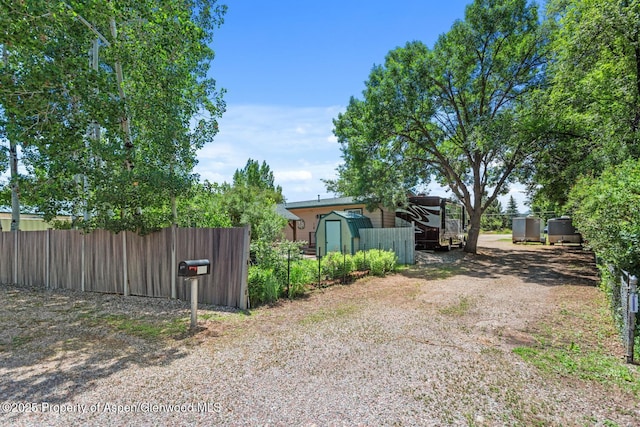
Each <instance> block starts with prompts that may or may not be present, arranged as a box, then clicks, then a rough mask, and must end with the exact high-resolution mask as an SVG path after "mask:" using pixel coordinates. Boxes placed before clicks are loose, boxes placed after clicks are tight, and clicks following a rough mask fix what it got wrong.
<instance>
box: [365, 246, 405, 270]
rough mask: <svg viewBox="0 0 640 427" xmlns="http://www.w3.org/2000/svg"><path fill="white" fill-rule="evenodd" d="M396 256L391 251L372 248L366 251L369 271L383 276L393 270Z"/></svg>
mask: <svg viewBox="0 0 640 427" xmlns="http://www.w3.org/2000/svg"><path fill="white" fill-rule="evenodd" d="M397 260H398V258H397V257H396V254H395V253H394V252H392V251H382V250H379V249H372V250H370V251H368V252H367V262H368V264H369V272H370V273H371V274H373V275H374V276H385V275H386V274H387V273H390V272H392V271H394V270H395V268H396V263H397Z"/></svg>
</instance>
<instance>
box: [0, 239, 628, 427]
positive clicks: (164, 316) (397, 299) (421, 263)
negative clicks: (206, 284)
mask: <svg viewBox="0 0 640 427" xmlns="http://www.w3.org/2000/svg"><path fill="white" fill-rule="evenodd" d="M509 237H510V236H501V235H495V236H492V235H483V236H481V241H480V243H479V247H480V249H479V252H478V254H477V255H471V254H466V253H464V252H463V251H461V250H453V251H451V252H426V251H425V252H420V253H418V255H417V257H416V258H417V263H416V265H414V266H410V267H408V268H404V269H402V270H401V271H400V272H399V273H397V274H394V275H390V276H388V277H385V278H373V277H367V278H364V279H360V280H358V281H357V282H355V283H352V284H349V285H338V286H333V287H329V288H323V289H316V290H314V291H313V292H311V293H309V294H307V295H306V296H305V297H303V298H301V299H297V300H294V301H288V300H284V301H280V302H278V303H277V304H274V305H272V306H266V307H260V308H257V309H254V310H251V311H250V312H237V311H234V310H227V309H221V308H217V307H201V309H200V311H199V319H200V320H199V325H198V328H197V330H196V331H192V332H186V331H185V330H184V325H185V323H188V318H189V306H188V305H187V304H185V303H183V302H181V301H169V300H152V299H145V298H136V297H127V298H124V297H121V296H117V295H99V294H79V293H75V292H66V291H42V290H37V289H25V288H20V287H14V286H4V285H3V286H0V378H1V379H0V401H1V402H0V403H2V404H3V412H4V413H3V414H0V424H4V425H39V424H47V425H74V424H75V425H81V424H86V423H90V424H95V425H125V424H126V425H132V424H136V425H158V424H163V425H185V424H207V425H305V426H307V425H308V426H311V425H314V426H324V425H372V426H373V425H433V426H441V425H469V426H472V425H473V426H502V425H523V426H529V425H540V426H547V425H563V426H573V425H575V426H583V425H584V426H588V425H602V426H616V425H618V426H640V399H639V396H638V390H640V380H639V378H640V376H639V373H638V367H637V366H636V365H626V366H625V365H624V363H623V362H622V361H623V360H624V351H623V348H622V346H621V343H620V341H619V339H618V336H617V333H616V331H615V328H614V327H613V325H612V323H611V320H610V317H609V316H608V310H609V309H608V303H607V301H606V299H605V297H604V295H603V292H602V291H600V290H599V289H598V287H597V284H598V277H597V271H596V268H595V265H594V257H593V254H592V253H590V252H588V251H586V250H583V249H582V248H580V247H576V246H542V245H539V244H516V245H514V244H513V243H511V240H510V238H509ZM131 319H133V321H132V320H131ZM144 325H154V326H155V329H154V328H151V330H150V331H147V330H145V329H143V328H142V326H144ZM530 349H534V350H536V351H538V350H539V351H541V352H540V353H537V354H538V356H535V357H533V358H526V357H521V354H530V353H527V352H529V351H530ZM531 351H532V350H531ZM567 354H568V356H566V355H567ZM583 354H584V355H585V356H589V355H593V354H597V355H605V356H606V357H607V360H608V361H609V362H608V363H613V364H614V365H616V369H617V368H619V367H621V369H622V371H620V370H617V371H615V372H627V374H625V375H627V376H626V377H625V378H626V380H625V381H628V382H630V383H631V386H630V387H629V386H628V385H627V384H623V386H620V383H619V382H617V379H616V378H614V377H615V375H618V374H614V377H612V379H607V378H604V379H603V378H601V377H598V375H599V374H598V375H596V374H595V373H594V374H593V375H590V374H588V373H589V366H590V365H588V366H587V368H586V372H587V374H582V372H583V371H585V369H583V368H581V367H580V366H576V365H579V364H580V363H581V362H580V363H578V362H575V361H574V360H573V359H571V357H572V355H573V356H576V358H577V356H579V355H583ZM558 355H560V356H558ZM565 356H566V357H568V359H566V360H565V359H563V358H564V357H565ZM553 357H560V358H559V359H558V360H555V359H553V360H552V358H553ZM547 358H549V359H550V361H551V362H550V365H549V366H551V368H544V367H541V366H538V365H536V361H537V360H540V361H544V360H546V359H547ZM543 359H544V360H543ZM576 360H582V359H576ZM589 360H590V362H588V363H591V364H592V365H594V366H595V365H597V364H599V363H600V362H599V361H598V360H592V359H589ZM611 360H613V361H614V362H611ZM558 367H562V369H557V368H558ZM634 390H635V391H634ZM140 402H147V403H148V402H152V403H153V404H156V403H159V404H160V405H161V406H160V409H163V408H164V410H159V411H150V410H149V406H148V405H147V406H143V407H142V409H141V407H140V406H139V403H140ZM166 402H177V403H182V402H191V403H192V402H198V404H199V403H200V402H208V403H210V404H213V406H212V408H213V410H210V411H198V410H193V408H192V409H191V410H186V411H182V413H179V414H176V413H174V412H172V411H168V410H166V407H164V406H162V404H163V403H166ZM7 403H9V404H10V405H9V406H5V405H6V404H7ZM25 404H28V405H30V406H28V407H26V406H25ZM45 404H46V405H47V406H46V409H47V411H45V410H44V409H45V406H43V405H45ZM20 405H22V406H20ZM52 405H58V411H57V413H52V411H51V408H52ZM65 405H66V406H65ZM83 405H84V406H83ZM109 405H113V408H119V409H122V408H124V407H126V406H128V405H132V406H133V407H134V408H135V410H133V411H124V410H122V411H110V410H109V411H105V408H109V407H110V406H109ZM53 407H55V406H53ZM64 407H67V409H69V410H68V411H67V413H61V412H63V411H61V410H60V408H64ZM25 408H27V409H31V410H30V411H27V410H25ZM82 408H84V409H85V410H84V411H83V410H82ZM7 409H9V410H7ZM94 409H95V410H94ZM187 409H188V408H187Z"/></svg>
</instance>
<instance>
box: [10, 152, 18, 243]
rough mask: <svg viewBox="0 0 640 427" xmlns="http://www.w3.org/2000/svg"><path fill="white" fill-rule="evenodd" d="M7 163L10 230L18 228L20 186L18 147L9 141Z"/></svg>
mask: <svg viewBox="0 0 640 427" xmlns="http://www.w3.org/2000/svg"><path fill="white" fill-rule="evenodd" d="M9 163H10V165H9V166H10V170H11V231H18V230H19V229H20V187H19V184H18V147H17V145H16V143H15V142H13V141H10V142H9Z"/></svg>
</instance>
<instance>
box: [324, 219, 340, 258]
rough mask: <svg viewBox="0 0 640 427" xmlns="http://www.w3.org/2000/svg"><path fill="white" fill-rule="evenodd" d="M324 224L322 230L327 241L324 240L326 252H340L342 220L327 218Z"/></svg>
mask: <svg viewBox="0 0 640 427" xmlns="http://www.w3.org/2000/svg"><path fill="white" fill-rule="evenodd" d="M324 224H325V225H324V226H325V229H324V232H325V236H326V239H327V241H326V242H325V243H326V248H327V251H326V253H329V252H340V246H341V243H342V242H341V235H342V230H341V225H342V221H339V220H338V221H335V220H329V221H325V223H324Z"/></svg>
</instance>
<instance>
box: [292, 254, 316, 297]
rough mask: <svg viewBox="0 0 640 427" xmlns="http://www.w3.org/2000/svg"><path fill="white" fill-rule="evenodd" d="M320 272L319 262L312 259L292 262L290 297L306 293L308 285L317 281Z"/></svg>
mask: <svg viewBox="0 0 640 427" xmlns="http://www.w3.org/2000/svg"><path fill="white" fill-rule="evenodd" d="M317 273H318V270H317V263H316V262H315V261H314V260H311V259H301V260H299V261H296V262H293V263H291V271H290V273H289V297H290V298H294V297H296V296H298V295H302V294H304V291H305V289H306V285H308V284H310V283H313V282H315V280H316V275H317Z"/></svg>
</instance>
